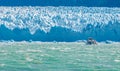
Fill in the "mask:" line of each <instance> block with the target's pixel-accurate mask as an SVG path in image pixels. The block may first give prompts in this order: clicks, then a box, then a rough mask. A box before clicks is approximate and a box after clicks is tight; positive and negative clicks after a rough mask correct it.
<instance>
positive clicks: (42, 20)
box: [0, 7, 120, 40]
mask: <svg viewBox="0 0 120 71" xmlns="http://www.w3.org/2000/svg"><path fill="white" fill-rule="evenodd" d="M0 25H4V26H5V27H6V28H8V29H10V30H14V29H15V28H19V29H26V28H27V29H28V30H29V31H30V33H31V34H32V35H33V34H34V33H35V32H36V31H37V30H42V31H44V32H45V33H49V32H50V30H51V28H53V27H62V28H66V29H71V30H72V31H75V32H79V33H81V34H84V35H88V34H89V35H88V36H96V32H97V36H98V35H102V37H104V35H105V36H106V35H107V34H111V35H114V36H111V37H110V38H112V37H115V36H119V37H120V30H119V29H120V8H108V7H0ZM112 31H113V32H112ZM90 34H91V35H90ZM98 37H99V36H98ZM99 38H100V37H99ZM119 40H120V39H119Z"/></svg>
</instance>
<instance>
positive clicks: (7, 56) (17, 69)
mask: <svg viewBox="0 0 120 71" xmlns="http://www.w3.org/2000/svg"><path fill="white" fill-rule="evenodd" d="M0 71H120V43H112V44H105V43H99V44H98V45H85V44H84V43H78V42H70V43H65V42H62V43H52V42H51V43H47V42H0Z"/></svg>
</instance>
